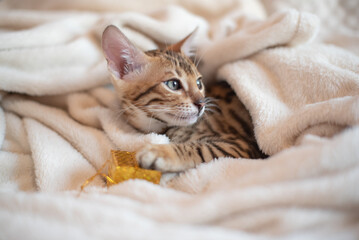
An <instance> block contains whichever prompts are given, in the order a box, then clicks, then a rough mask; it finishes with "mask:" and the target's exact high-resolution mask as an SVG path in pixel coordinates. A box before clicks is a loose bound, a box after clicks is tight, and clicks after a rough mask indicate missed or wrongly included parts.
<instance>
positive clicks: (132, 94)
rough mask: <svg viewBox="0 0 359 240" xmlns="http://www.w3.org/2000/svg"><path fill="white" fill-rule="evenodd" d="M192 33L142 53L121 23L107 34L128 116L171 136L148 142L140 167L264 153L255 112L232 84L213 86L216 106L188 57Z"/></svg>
mask: <svg viewBox="0 0 359 240" xmlns="http://www.w3.org/2000/svg"><path fill="white" fill-rule="evenodd" d="M191 37H192V34H190V35H189V36H187V37H186V38H185V39H183V40H182V41H180V42H178V43H176V44H174V45H171V46H169V47H167V48H166V49H165V50H152V51H147V52H142V51H140V50H139V49H137V48H136V47H135V46H134V45H133V44H132V43H131V42H130V41H129V40H128V39H127V38H126V36H125V35H124V34H123V33H122V32H121V31H120V30H119V29H118V28H117V27H115V26H108V27H107V28H106V29H105V31H104V33H103V37H102V48H103V51H104V54H105V57H106V60H107V63H108V69H109V71H110V73H111V75H112V82H113V85H114V87H115V89H116V91H117V94H118V96H119V100H120V101H119V103H120V107H121V112H122V117H124V118H125V119H126V121H127V122H128V124H129V125H130V126H132V127H133V128H134V129H136V130H137V131H138V132H142V133H149V132H155V133H162V134H166V135H167V136H168V137H169V139H170V140H171V143H170V144H148V145H146V146H145V147H144V148H143V149H142V150H141V151H140V152H138V153H137V156H136V157H137V160H138V161H139V164H140V166H141V167H143V168H149V169H156V170H160V171H163V172H179V171H183V170H186V169H189V168H193V167H195V166H196V165H198V164H200V163H204V162H209V161H211V160H213V159H215V158H219V157H232V158H239V157H241V158H261V157H263V156H264V155H263V154H262V152H261V151H260V150H259V148H258V146H257V143H256V140H255V138H254V134H253V126H252V122H251V118H250V115H249V113H248V111H247V110H246V108H245V107H244V106H243V104H242V103H241V102H240V101H239V100H238V98H237V97H236V94H235V93H234V91H233V90H232V89H231V88H230V86H229V85H228V84H227V83H225V82H221V83H217V84H215V85H214V86H213V87H212V88H211V89H210V90H209V92H208V95H209V96H211V97H212V98H214V99H216V100H215V101H216V105H214V104H213V103H211V98H208V97H207V98H206V97H205V86H204V85H203V82H202V77H201V74H200V73H199V72H198V70H197V68H196V66H195V64H194V63H193V62H192V60H191V59H190V58H189V57H188V56H186V55H187V54H189V52H190V41H191ZM213 106H215V107H216V108H215V109H212V110H211V109H210V107H213ZM206 110H208V111H206Z"/></svg>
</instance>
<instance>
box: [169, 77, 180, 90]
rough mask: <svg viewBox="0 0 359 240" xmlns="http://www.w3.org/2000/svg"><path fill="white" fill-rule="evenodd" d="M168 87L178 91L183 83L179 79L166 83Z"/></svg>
mask: <svg viewBox="0 0 359 240" xmlns="http://www.w3.org/2000/svg"><path fill="white" fill-rule="evenodd" d="M165 84H166V85H167V87H168V88H169V89H171V90H174V91H177V90H179V89H181V88H182V86H181V82H180V80H178V79H171V80H168V81H166V82H165Z"/></svg>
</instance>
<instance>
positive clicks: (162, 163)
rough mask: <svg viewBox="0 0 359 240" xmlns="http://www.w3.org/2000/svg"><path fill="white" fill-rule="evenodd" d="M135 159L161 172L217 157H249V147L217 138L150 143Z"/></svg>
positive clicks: (142, 164) (181, 169)
mask: <svg viewBox="0 0 359 240" xmlns="http://www.w3.org/2000/svg"><path fill="white" fill-rule="evenodd" d="M136 157H137V160H138V161H139V164H140V166H141V167H143V168H149V169H156V170H160V171H163V172H180V171H184V170H186V169H189V168H193V167H195V166H196V165H198V164H200V163H204V162H209V161H211V160H213V159H215V158H219V157H233V158H238V157H243V158H250V157H251V156H250V149H249V146H248V145H247V144H245V143H244V142H243V141H239V140H238V141H236V140H224V139H221V140H218V141H209V142H187V143H181V144H177V143H171V144H150V145H147V146H146V147H145V148H144V149H143V150H141V151H140V152H138V154H137V156H136Z"/></svg>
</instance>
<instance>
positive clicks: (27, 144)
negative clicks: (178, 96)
mask: <svg viewBox="0 0 359 240" xmlns="http://www.w3.org/2000/svg"><path fill="white" fill-rule="evenodd" d="M143 2H144V1H140V2H136V3H135V2H131V3H130V2H129V3H127V2H126V4H125V3H124V2H121V1H120V2H116V3H115V2H113V1H110V0H106V1H100V0H96V1H92V2H91V3H89V2H87V1H86V3H85V2H84V1H82V0H76V1H63V2H61V3H60V2H58V1H55V0H50V1H46V3H45V1H43V0H29V1H26V2H24V1H13V0H12V1H9V0H4V1H2V2H0V238H1V239H2V238H4V239H20V238H26V239H44V238H45V236H46V238H51V239H59V238H61V239H63V238H66V239H104V238H106V239H118V238H121V239H143V236H146V237H147V238H149V239H278V238H279V239H348V240H351V239H353V240H354V239H358V237H359V232H358V229H359V228H358V226H359V222H358V219H359V218H358V209H359V195H358V191H357V183H358V181H359V178H358V176H359V165H358V164H359V162H358V161H359V149H358V147H357V146H358V143H359V57H358V55H357V54H358V53H357V52H356V50H355V49H356V48H355V47H353V46H354V44H353V42H355V41H356V40H357V39H358V38H357V36H358V35H357V34H358V32H355V31H354V30H353V31H352V32H350V31H346V32H343V31H341V34H342V35H340V36H344V35H343V34H344V33H345V38H346V39H347V40H348V41H347V43H348V44H345V42H341V44H336V46H335V45H329V44H328V43H335V42H338V41H334V40H333V39H335V37H337V36H335V35H334V33H333V31H332V30H331V29H332V27H333V26H337V28H339V27H341V26H343V28H344V29H349V27H350V26H349V25H348V26H349V27H348V26H346V25H344V24H345V22H350V21H353V20H350V19H352V14H351V11H350V8H351V7H350V6H349V5H348V4H347V3H345V1H339V0H337V1H333V3H334V2H335V4H334V5H333V4H332V5H330V4H326V2H325V1H319V2H320V4H318V6H319V7H320V9H319V8H318V9H315V6H314V5H312V1H301V4H299V3H294V2H293V1H289V2H284V0H276V1H273V2H272V1H266V0H262V1H259V0H256V1H254V0H253V1H250V2H248V1H245V0H235V1H221V3H219V2H218V1H204V0H203V1H196V2H195V3H194V2H193V1H168V2H166V3H165V2H163V1H157V0H151V2H150V3H149V2H148V1H145V2H146V3H143ZM169 2H170V3H172V4H174V5H171V4H169ZM140 3H141V4H140ZM142 3H143V4H144V5H143V4H142ZM35 6H38V7H35ZM159 6H161V7H159ZM288 6H289V7H296V9H294V8H289V7H288ZM308 6H311V7H308ZM313 6H314V7H313ZM336 8H338V9H345V10H346V11H347V12H348V20H347V21H346V20H345V17H346V15H343V14H339V15H338V16H337V15H335V14H331V15H330V16H331V19H330V21H331V22H332V25H331V26H332V27H328V24H327V23H326V22H324V23H323V20H326V19H327V18H324V17H323V16H324V15H323V11H322V10H323V9H324V10H326V11H328V12H333V11H334V10H335V9H336ZM68 9H73V10H81V11H69V10H68ZM308 9H309V10H311V13H309V12H304V11H302V10H307V11H309V10H308ZM55 10H56V11H55ZM60 10H61V11H60ZM277 10H280V11H277ZM266 13H268V14H266ZM272 13H273V14H272ZM267 15H268V16H267ZM320 20H322V22H320ZM355 21H357V19H356V20H355ZM109 24H113V25H116V26H118V27H119V28H121V30H123V32H124V33H125V34H126V35H127V36H128V37H129V39H130V40H131V41H133V42H134V44H136V45H137V46H138V47H139V48H141V49H142V50H149V49H153V48H157V47H164V46H166V45H168V44H171V43H173V42H176V41H178V40H179V39H181V38H183V37H184V36H186V35H187V34H188V33H189V32H191V31H192V30H193V29H194V28H196V27H198V33H197V35H196V38H195V40H194V44H195V46H196V47H197V53H196V56H195V61H196V64H198V67H199V70H200V71H201V72H202V74H203V76H204V79H205V81H206V82H207V83H208V84H211V82H212V81H216V80H226V81H227V82H228V83H229V84H230V85H231V86H232V88H233V89H234V90H235V92H236V94H237V96H238V98H239V99H240V100H241V101H242V102H243V103H244V105H245V106H246V107H247V109H248V111H249V113H250V115H251V117H252V120H253V124H254V132H255V136H256V139H257V141H258V144H259V146H260V148H261V149H262V150H263V151H264V152H265V153H267V154H269V155H270V157H269V158H268V159H266V160H263V161H261V160H250V159H231V158H221V159H216V160H214V161H212V162H210V163H208V164H202V165H200V166H198V167H197V168H195V169H190V170H188V171H186V172H183V173H180V174H164V177H163V179H162V181H161V185H154V184H152V183H149V182H145V181H141V180H130V181H126V182H124V183H121V184H117V185H114V186H112V187H110V188H106V187H105V185H104V181H103V180H102V179H100V178H96V179H95V180H94V181H93V182H92V183H91V184H90V185H89V186H88V187H87V188H86V189H85V191H84V192H82V193H81V194H80V193H79V190H80V186H81V184H83V183H84V182H85V180H86V179H87V178H89V177H91V176H92V175H93V174H94V173H95V172H96V171H97V170H98V169H99V168H100V167H101V166H102V164H103V163H104V162H105V161H106V160H107V159H109V158H110V150H111V149H121V150H127V151H137V150H139V149H141V148H142V147H143V146H144V145H145V144H147V143H156V144H166V143H169V141H170V140H169V139H168V138H167V137H166V136H164V135H160V134H155V133H151V134H140V133H137V132H135V131H134V130H133V129H132V128H131V127H129V126H128V125H127V124H126V122H125V121H123V120H121V119H120V118H119V117H118V112H116V111H114V104H116V95H115V92H114V91H113V89H112V88H111V87H110V86H108V85H107V84H108V83H109V75H108V72H107V69H106V62H105V60H104V57H103V55H102V51H101V49H100V41H101V34H102V31H103V29H104V28H105V27H106V26H107V25H109ZM350 29H353V28H350ZM324 33H325V34H324ZM349 33H353V34H352V35H350V34H349ZM318 34H319V35H318ZM318 36H319V37H318ZM332 40H333V41H332ZM349 40H350V41H349ZM139 226H140V228H139ZM19 229H21V231H19ZM139 229H140V230H141V231H139Z"/></svg>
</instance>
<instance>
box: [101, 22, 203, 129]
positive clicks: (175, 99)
mask: <svg viewBox="0 0 359 240" xmlns="http://www.w3.org/2000/svg"><path fill="white" fill-rule="evenodd" d="M191 37H192V34H190V35H189V36H187V37H186V38H184V39H183V40H182V41H180V42H178V43H176V44H174V45H171V46H169V47H167V48H166V49H165V50H152V51H148V52H142V51H141V50H139V49H138V48H136V47H135V46H134V45H133V44H132V43H131V42H130V41H129V40H128V39H127V38H126V36H125V35H124V34H123V33H122V32H121V31H120V30H119V29H118V28H117V27H115V26H108V27H107V28H106V29H105V31H104V33H103V36H102V48H103V51H104V54H105V57H106V60H107V63H108V69H109V71H110V73H111V75H112V83H113V85H114V86H115V88H116V90H117V93H118V96H119V99H120V103H121V111H122V114H123V115H124V116H125V118H126V119H127V120H128V122H129V123H130V124H131V125H132V126H133V127H135V128H137V129H138V130H141V131H144V132H151V131H155V132H159V131H161V130H163V129H164V128H165V127H167V126H186V125H191V124H193V123H195V122H196V121H197V120H198V118H199V117H201V115H202V114H203V112H204V110H205V97H204V85H203V83H202V80H201V75H200V73H199V72H198V71H197V68H196V66H195V64H194V63H193V62H192V61H191V60H190V58H189V57H188V56H186V55H187V54H189V44H190V40H191Z"/></svg>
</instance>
